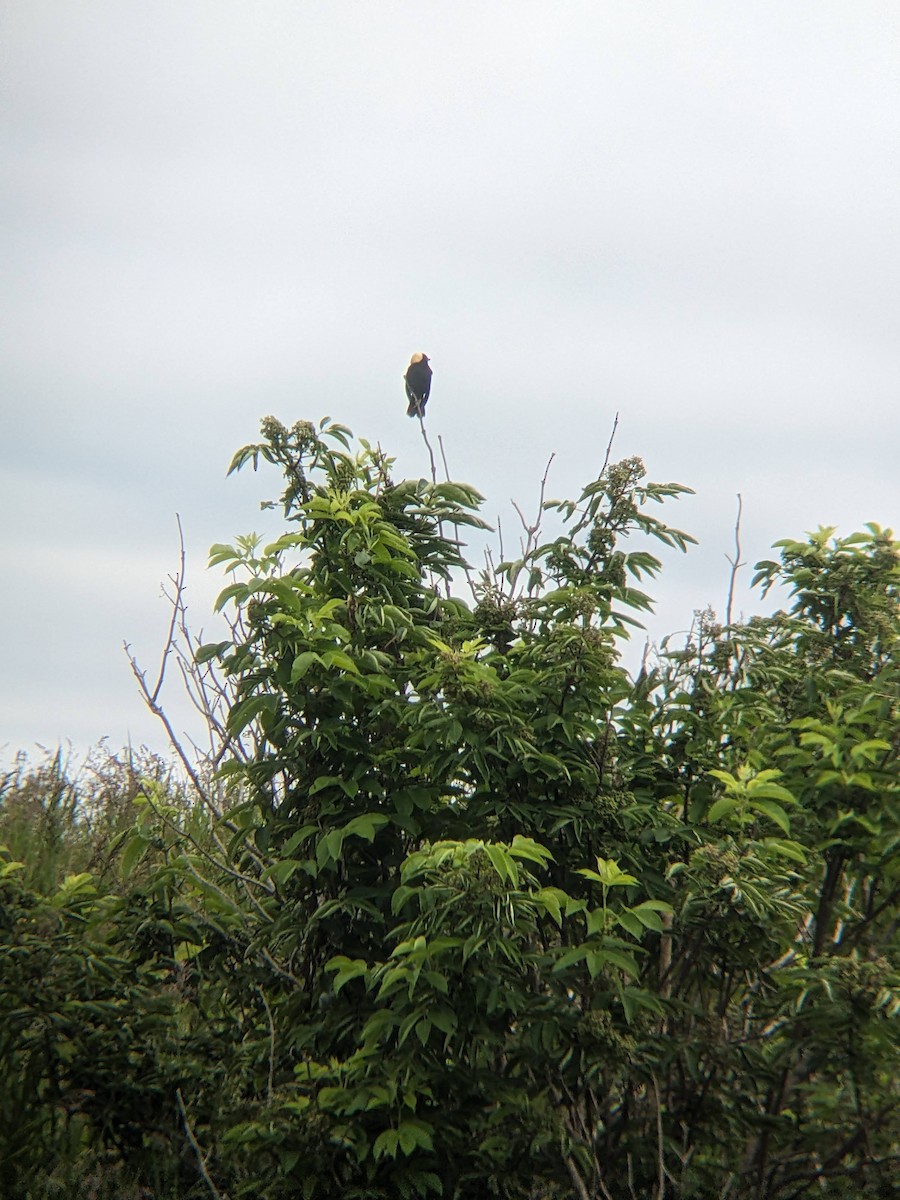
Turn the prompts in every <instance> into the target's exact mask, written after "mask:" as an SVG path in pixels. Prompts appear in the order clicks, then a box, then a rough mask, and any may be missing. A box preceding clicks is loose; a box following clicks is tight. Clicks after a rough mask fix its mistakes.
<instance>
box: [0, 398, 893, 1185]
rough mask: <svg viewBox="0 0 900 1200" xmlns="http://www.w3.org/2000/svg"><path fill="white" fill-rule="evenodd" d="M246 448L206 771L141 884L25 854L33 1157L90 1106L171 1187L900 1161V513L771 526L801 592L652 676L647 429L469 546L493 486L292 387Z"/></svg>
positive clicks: (657, 530) (19, 1133)
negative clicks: (428, 472) (399, 463)
mask: <svg viewBox="0 0 900 1200" xmlns="http://www.w3.org/2000/svg"><path fill="white" fill-rule="evenodd" d="M261 460H262V461H265V462H269V463H272V464H275V465H276V466H278V467H279V468H280V469H281V470H282V472H283V474H284V478H285V490H284V492H283V494H282V496H281V498H280V501H279V504H280V505H281V507H282V509H283V512H284V516H285V521H286V532H285V533H284V534H283V536H282V537H280V538H278V539H277V540H276V541H274V542H273V543H272V544H270V545H263V544H262V543H261V542H260V541H259V539H257V538H254V537H245V538H240V539H238V540H237V542H236V543H235V544H234V545H224V544H223V545H217V546H215V547H213V551H212V561H213V563H215V564H217V565H219V566H224V567H225V568H226V569H227V571H228V572H229V574H230V576H231V578H230V582H229V583H228V586H227V587H226V588H225V590H224V592H223V593H222V596H221V597H220V601H219V606H220V608H222V609H223V610H226V611H228V612H229V613H230V614H231V616H230V621H231V626H230V627H231V630H232V636H230V637H228V638H226V639H224V640H220V641H217V642H215V643H211V644H209V645H207V646H203V647H200V648H199V649H198V650H197V652H196V671H197V672H202V673H206V674H205V675H204V676H203V677H204V678H213V679H215V680H216V684H215V688H216V691H215V695H216V696H217V697H218V698H219V700H221V701H222V702H223V703H227V707H228V715H227V722H226V723H225V724H224V726H223V727H222V728H221V731H220V737H219V748H218V750H217V751H216V762H217V764H218V769H217V771H216V775H215V778H214V779H213V780H210V781H208V786H207V783H206V782H204V780H202V779H201V776H200V774H196V775H195V776H194V783H195V785H196V786H197V788H198V789H199V791H198V798H197V800H196V802H195V803H194V804H193V805H191V806H185V804H184V803H183V802H182V801H181V800H180V799H179V797H178V796H173V795H172V794H171V789H169V790H168V791H167V784H166V781H165V779H164V778H163V777H161V776H159V775H158V776H157V778H156V780H153V779H148V780H145V781H144V784H143V788H142V798H135V800H134V802H135V803H136V805H137V810H136V811H137V819H136V823H135V825H134V828H133V829H132V830H131V832H130V833H129V834H128V835H127V836H124V837H121V838H119V840H118V841H115V840H114V841H113V842H111V843H107V844H108V845H114V846H115V855H116V856H117V861H118V862H119V864H120V866H121V868H122V872H123V874H124V876H125V878H124V880H119V881H117V882H116V883H115V884H113V883H112V882H111V881H110V880H109V879H108V876H105V875H104V876H102V880H101V882H100V883H98V882H97V880H96V879H95V878H93V877H91V876H89V875H84V874H83V875H80V876H79V875H76V876H75V878H74V880H69V881H67V882H66V881H63V882H62V883H60V881H58V880H56V879H54V886H55V888H56V889H57V890H56V891H54V892H53V893H52V894H50V893H48V892H43V893H42V892H41V891H40V889H37V888H35V887H34V886H33V884H34V881H32V887H31V888H30V889H29V888H23V886H22V883H21V882H20V881H19V880H18V879H17V876H19V877H21V875H22V872H21V871H19V872H17V871H16V870H15V868H14V865H13V864H12V863H11V862H10V863H7V866H6V868H5V872H6V876H7V878H6V882H5V883H4V885H3V886H4V888H5V889H6V890H5V891H4V892H3V895H4V908H3V913H4V921H3V929H4V935H3V936H4V938H5V939H6V942H7V944H8V946H9V947H10V948H11V950H12V952H13V953H14V954H15V955H18V956H19V961H20V963H21V966H19V967H17V968H16V969H15V970H12V969H10V971H9V972H8V974H7V975H4V977H3V981H2V982H0V1003H2V1005H4V1006H5V1007H4V1010H3V1011H4V1012H5V1013H6V1014H7V1015H8V1016H9V1017H10V1020H9V1021H8V1022H5V1023H4V1025H3V1028H4V1029H5V1030H6V1029H8V1030H10V1031H11V1032H9V1033H7V1034H5V1035H4V1036H6V1037H7V1039H8V1040H9V1047H8V1053H7V1056H6V1057H5V1058H4V1060H3V1061H4V1064H5V1066H4V1071H5V1072H6V1073H7V1074H8V1075H9V1077H10V1081H11V1091H10V1094H11V1095H12V1096H14V1097H18V1100H17V1102H16V1103H15V1104H13V1105H12V1106H11V1109H10V1111H11V1113H12V1118H11V1120H12V1123H11V1124H10V1125H9V1127H8V1129H7V1128H6V1127H5V1128H4V1132H3V1134H0V1137H5V1138H6V1139H7V1144H9V1145H13V1144H16V1145H17V1146H19V1147H23V1148H25V1149H24V1150H23V1153H24V1154H25V1156H26V1157H25V1159H22V1162H23V1164H24V1165H21V1166H19V1167H13V1168H12V1169H11V1170H12V1173H11V1174H10V1175H9V1177H8V1191H9V1194H10V1195H13V1196H15V1195H24V1194H25V1190H24V1188H23V1187H22V1184H21V1180H22V1179H24V1178H26V1176H27V1174H28V1172H31V1177H32V1178H36V1177H37V1176H35V1175H34V1172H35V1170H36V1163H37V1155H36V1151H35V1147H36V1146H37V1145H38V1144H42V1145H44V1146H47V1145H49V1144H55V1145H57V1146H59V1147H62V1146H63V1145H64V1144H65V1139H66V1138H69V1139H70V1142H71V1139H72V1138H73V1137H74V1138H75V1139H76V1141H77V1145H74V1146H73V1147H70V1150H69V1151H68V1153H69V1155H70V1159H71V1158H72V1156H73V1155H74V1156H75V1159H76V1160H77V1157H78V1154H79V1153H80V1154H81V1155H82V1157H83V1158H84V1161H87V1158H86V1157H85V1156H87V1155H88V1154H90V1153H95V1152H96V1148H97V1147H101V1148H104V1149H105V1151H106V1152H108V1153H109V1154H111V1155H114V1156H115V1169H116V1170H119V1171H125V1172H128V1171H130V1172H131V1175H130V1178H131V1179H133V1180H134V1181H136V1183H139V1184H140V1185H141V1186H144V1187H151V1186H156V1187H158V1188H160V1189H163V1188H165V1189H167V1191H168V1192H169V1193H170V1194H171V1195H173V1196H174V1195H179V1196H189V1195H203V1194H206V1195H217V1196H220V1197H224V1196H226V1195H227V1196H229V1197H238V1196H248V1197H254V1198H265V1200H281V1198H282V1197H285V1198H286V1197H294V1196H298V1195H299V1196H303V1197H307V1198H308V1200H315V1198H317V1197H330V1196H335V1195H340V1196H344V1197H354V1196H356V1197H367V1198H377V1197H379V1196H383V1197H396V1196H409V1197H418V1196H428V1195H433V1196H443V1197H460V1198H461V1197H467V1198H468V1197H476V1198H477V1197H489V1196H498V1197H507V1198H509V1200H512V1198H514V1197H523V1198H524V1197H528V1198H529V1200H551V1198H553V1197H563V1196H566V1197H568V1196H577V1197H588V1196H601V1197H604V1198H606V1200H608V1198H609V1197H611V1196H624V1195H629V1196H656V1197H660V1198H662V1197H684V1198H688V1197H697V1198H701V1197H708V1196H712V1195H715V1196H720V1197H722V1200H726V1198H728V1200H762V1198H763V1197H772V1198H778V1200H795V1198H799V1197H801V1196H805V1195H809V1194H810V1193H811V1192H816V1191H819V1190H822V1189H827V1191H828V1194H830V1195H834V1196H847V1197H850V1196H858V1195H873V1196H881V1195H885V1196H886V1195H889V1194H891V1188H892V1187H893V1186H894V1185H893V1182H892V1181H893V1179H894V1176H895V1174H896V1168H897V1162H898V1161H900V1139H898V1132H897V1130H898V1111H900V1088H898V1084H897V1079H898V1070H897V1068H898V1065H900V1064H898V1040H897V1036H896V1018H897V1015H898V1013H900V974H898V967H897V961H898V959H897V950H898V945H897V942H898V924H897V920H896V911H897V903H898V900H900V853H898V846H900V842H898V829H900V782H898V772H897V761H898V752H900V735H898V728H900V722H898V719H897V717H898V713H897V707H898V698H900V680H898V669H897V666H896V661H897V648H898V642H900V605H898V600H900V548H898V546H897V543H896V542H894V540H893V538H892V535H891V534H890V532H889V531H884V530H881V529H879V528H878V527H877V526H874V525H873V526H868V527H867V529H866V531H865V532H863V533H860V534H855V535H852V536H850V537H848V538H838V537H836V536H835V533H834V531H833V530H820V531H818V532H817V533H815V534H813V535H811V536H810V537H809V539H808V540H807V541H804V542H795V541H790V542H783V543H779V545H778V549H779V550H780V556H779V557H778V558H777V559H773V560H772V561H766V562H764V563H760V564H759V565H758V568H757V582H758V583H759V584H760V585H762V587H763V588H764V590H767V589H771V588H773V587H775V586H776V585H781V586H782V587H783V588H784V589H786V591H787V593H788V595H789V596H790V601H789V607H788V608H787V609H786V610H784V611H780V612H776V613H774V614H773V615H772V616H770V617H766V618H763V619H754V620H752V621H750V622H749V623H748V624H746V625H740V626H727V627H720V626H718V625H717V624H716V623H715V621H714V618H713V617H712V616H711V614H703V615H701V617H700V618H699V619H698V622H697V626H696V628H695V631H694V635H693V637H692V639H691V640H690V641H689V643H688V644H687V645H686V646H684V647H682V648H677V649H676V648H669V647H665V646H664V647H663V650H662V652H661V654H660V656H659V659H658V661H656V662H655V663H654V664H652V665H651V664H648V665H647V667H646V668H645V669H644V670H642V672H641V673H640V675H639V676H638V677H637V678H636V679H631V678H630V677H629V675H628V674H627V672H626V671H625V670H624V668H623V666H622V664H621V660H620V649H619V648H620V645H621V642H622V639H623V638H624V637H626V636H627V634H628V630H629V629H630V628H631V627H632V625H633V624H634V622H635V620H636V615H638V614H640V613H641V612H642V611H643V610H646V609H647V607H648V606H649V604H650V600H649V597H648V596H647V595H646V594H645V592H644V591H643V590H642V588H643V586H644V583H643V581H644V580H646V579H652V578H653V577H654V576H655V575H656V574H657V573H658V571H659V569H660V562H659V560H658V559H657V558H656V557H655V555H654V554H653V553H652V550H653V547H654V543H656V544H658V545H663V546H668V547H675V548H679V549H685V548H686V547H687V545H688V544H689V542H690V540H691V539H690V538H689V537H688V536H687V535H686V534H684V533H682V532H680V531H679V530H677V529H675V528H673V527H672V526H670V525H669V524H667V523H666V522H664V521H663V520H661V519H660V517H659V516H658V515H656V513H657V512H658V511H659V510H658V507H657V506H658V505H659V504H661V503H663V502H670V501H671V500H674V499H676V498H677V497H678V495H679V494H681V493H682V492H684V491H685V489H684V488H682V487H680V486H679V485H676V484H664V485H660V484H652V483H647V482H645V479H644V470H643V465H642V464H641V463H640V461H639V460H637V459H628V460H626V461H624V462H622V463H615V464H612V465H608V466H604V469H603V471H602V472H601V474H600V476H599V477H598V479H597V480H595V481H593V482H592V483H590V484H589V485H588V486H587V487H586V488H585V489H584V491H583V492H582V494H581V496H580V497H579V498H578V500H577V501H548V502H547V503H546V505H545V506H544V507H545V511H546V512H547V513H548V520H552V521H553V522H554V523H555V524H554V529H555V532H554V533H553V534H552V535H543V534H542V533H541V521H540V520H539V521H538V522H537V523H536V524H535V526H533V527H526V531H525V532H526V540H525V545H524V547H523V552H522V554H521V556H520V558H519V559H518V560H517V561H513V562H504V563H500V564H499V565H498V566H497V567H496V568H495V569H490V570H487V571H484V572H481V573H478V572H476V571H475V569H474V568H473V567H472V566H471V565H469V564H467V563H466V562H465V560H464V557H463V554H462V549H463V546H462V538H463V536H465V533H466V530H467V529H471V528H473V527H478V526H480V524H481V522H480V520H479V518H478V515H477V510H478V506H479V502H480V496H479V495H478V493H477V492H476V491H475V489H474V488H472V487H470V486H468V485H464V484H459V483H451V482H444V483H438V482H436V481H432V482H428V481H426V480H418V481H410V480H404V481H396V480H394V479H393V476H392V470H391V467H392V464H391V461H390V460H389V459H388V458H386V457H385V455H384V454H383V453H382V452H381V451H380V449H376V448H374V447H372V446H371V445H369V444H368V443H365V442H362V443H360V444H359V446H358V447H356V448H354V447H353V445H352V443H351V439H350V435H349V432H348V431H347V430H345V429H343V428H342V427H341V426H337V425H332V424H330V423H327V422H324V423H323V424H322V425H321V426H320V427H319V428H315V427H314V426H312V425H310V424H308V423H305V422H300V423H298V424H297V425H295V426H293V427H292V428H290V429H288V428H285V427H284V426H282V425H280V424H279V423H278V422H276V421H275V420H274V419H272V418H268V419H267V420H266V421H265V422H264V423H263V439H262V441H261V442H260V443H259V444H257V445H253V446H248V447H246V448H245V449H243V450H242V451H240V452H239V453H238V455H237V456H236V457H235V461H234V463H233V468H234V469H237V468H240V467H242V466H244V465H246V464H248V463H253V465H254V466H255V465H258V463H259V462H260V461H261ZM466 590H468V596H469V598H468V599H463V598H462V596H461V594H460V593H463V592H465V591H466ZM216 728H218V726H216ZM0 827H2V814H0ZM101 874H102V873H101ZM7 961H12V960H11V959H8V960H7ZM38 979H39V980H40V989H37V990H36V988H37V983H36V981H37V980H38ZM27 980H31V981H32V982H31V983H27V982H24V981H27ZM73 1005H74V1006H75V1007H74V1008H73V1007H72V1006H73ZM79 1005H80V1006H82V1007H78V1006H79ZM67 1006H68V1007H67ZM23 1014H25V1015H23ZM66 1046H71V1047H74V1049H65V1048H64V1047H66ZM67 1055H68V1058H67V1057H66V1056H67ZM72 1063H76V1064H78V1070H77V1071H76V1070H75V1068H74V1067H72V1066H71V1065H70V1064H72ZM7 1064H8V1065H7ZM85 1072H87V1074H85ZM85 1080H87V1082H85ZM16 1089H18V1090H16ZM78 1089H80V1091H79V1090H78ZM82 1093H85V1094H87V1093H89V1094H90V1099H89V1102H88V1101H87V1100H81V1101H79V1106H76V1108H75V1110H74V1111H75V1112H76V1113H77V1118H78V1120H77V1121H76V1122H74V1123H73V1120H72V1111H71V1110H72V1105H73V1103H74V1099H73V1098H74V1097H75V1096H81V1095H82ZM29 1097H31V1099H30V1100H29ZM16 1121H18V1122H19V1123H18V1124H15V1122H16ZM29 1122H30V1124H29ZM73 1130H74V1131H75V1132H74V1133H73ZM78 1139H80V1141H79V1140H78ZM29 1155H30V1156H31V1157H30V1158H29V1157H28V1156H29ZM26 1160H27V1161H26ZM154 1163H155V1164H156V1167H157V1169H159V1166H160V1164H164V1165H165V1170H166V1172H167V1175H166V1180H165V1181H163V1182H159V1183H158V1184H153V1185H151V1183H150V1182H149V1181H150V1178H151V1177H150V1175H149V1173H148V1172H149V1171H150V1170H151V1167H152V1164H154ZM110 1169H112V1168H110ZM123 1178H124V1176H123ZM17 1187H18V1188H19V1190H18V1192H17V1191H16V1188H17ZM4 1194H6V1193H4ZM48 1194H49V1192H48ZM154 1194H159V1195H162V1194H163V1191H162V1190H160V1191H158V1192H154Z"/></svg>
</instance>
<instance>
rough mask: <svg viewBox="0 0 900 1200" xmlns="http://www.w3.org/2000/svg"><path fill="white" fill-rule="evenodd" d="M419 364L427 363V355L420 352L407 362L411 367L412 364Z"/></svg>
mask: <svg viewBox="0 0 900 1200" xmlns="http://www.w3.org/2000/svg"><path fill="white" fill-rule="evenodd" d="M420 362H424V363H427V362H428V355H427V354H423V353H422V352H421V350H420V351H419V352H418V354H414V355H413V356H412V358H411V359H410V360H409V365H410V366H412V365H413V363H420Z"/></svg>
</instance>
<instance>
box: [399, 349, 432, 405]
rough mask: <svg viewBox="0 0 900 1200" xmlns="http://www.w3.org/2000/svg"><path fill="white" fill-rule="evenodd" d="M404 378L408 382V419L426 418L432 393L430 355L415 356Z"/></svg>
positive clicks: (410, 361)
mask: <svg viewBox="0 0 900 1200" xmlns="http://www.w3.org/2000/svg"><path fill="white" fill-rule="evenodd" d="M403 378H404V379H405V380H406V398H407V400H408V401H409V407H408V408H407V410H406V415H407V416H408V417H424V416H425V405H426V404H427V403H428V397H429V395H430V393H431V367H429V365H428V355H427V354H421V353H420V354H414V355H413V356H412V358H411V359H410V360H409V366H408V367H407V368H406V374H405V375H404V376H403Z"/></svg>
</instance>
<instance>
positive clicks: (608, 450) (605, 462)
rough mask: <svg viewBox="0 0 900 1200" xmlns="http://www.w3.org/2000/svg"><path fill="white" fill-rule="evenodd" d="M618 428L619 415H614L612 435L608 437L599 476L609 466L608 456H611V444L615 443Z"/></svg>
mask: <svg viewBox="0 0 900 1200" xmlns="http://www.w3.org/2000/svg"><path fill="white" fill-rule="evenodd" d="M618 428H619V414H618V413H616V415H615V417H614V418H613V427H612V433H611V434H610V435H609V442H608V443H607V446H606V454H605V456H604V458H603V466H602V467H601V468H600V474H601V475H602V474H603V472H604V471H605V470H606V468H607V467H608V466H609V456H610V455H611V454H612V448H613V442H614V441H615V437H616V430H617V429H618Z"/></svg>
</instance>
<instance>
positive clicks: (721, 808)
mask: <svg viewBox="0 0 900 1200" xmlns="http://www.w3.org/2000/svg"><path fill="white" fill-rule="evenodd" d="M710 774H711V775H714V774H715V772H714V771H710ZM738 803H739V802H738V801H737V800H733V799H731V798H730V797H729V796H723V797H722V798H721V799H720V800H717V801H716V802H715V804H713V805H712V807H711V808H710V810H709V812H708V813H707V814H706V819H707V821H709V823H710V824H711V825H715V823H716V821H721V820H722V818H723V817H727V816H728V815H729V813H733V812H734V810H735V809H736V808H737V806H738Z"/></svg>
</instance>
